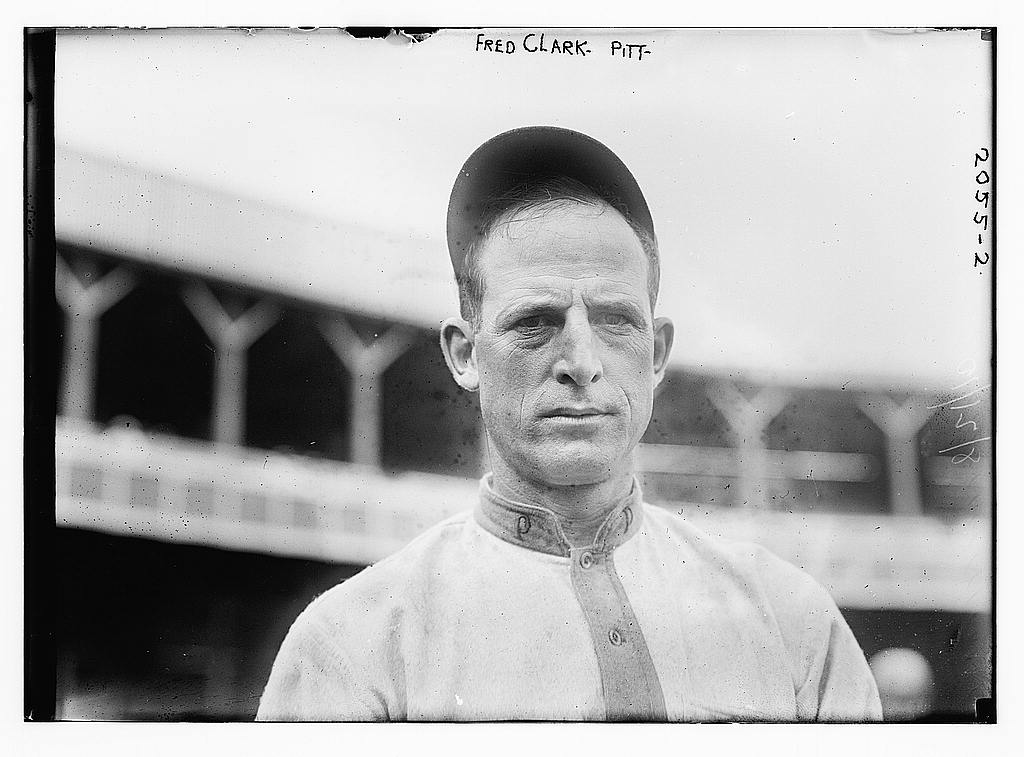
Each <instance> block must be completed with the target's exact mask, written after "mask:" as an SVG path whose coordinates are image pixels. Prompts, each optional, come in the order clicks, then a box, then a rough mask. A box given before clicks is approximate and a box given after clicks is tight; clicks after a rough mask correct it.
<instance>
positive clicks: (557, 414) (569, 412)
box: [543, 405, 608, 418]
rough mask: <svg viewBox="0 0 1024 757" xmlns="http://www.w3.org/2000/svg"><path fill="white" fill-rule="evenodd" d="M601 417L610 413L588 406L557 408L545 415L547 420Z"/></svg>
mask: <svg viewBox="0 0 1024 757" xmlns="http://www.w3.org/2000/svg"><path fill="white" fill-rule="evenodd" d="M599 415H608V411H606V410H603V409H602V408H599V407H591V406H589V405H587V406H566V407H556V408H554V409H553V410H549V411H547V412H545V413H543V416H544V417H545V418H591V417H596V416H599Z"/></svg>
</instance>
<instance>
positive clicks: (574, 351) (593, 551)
mask: <svg viewBox="0 0 1024 757" xmlns="http://www.w3.org/2000/svg"><path fill="white" fill-rule="evenodd" d="M448 245H449V252H450V254H451V259H452V263H453V266H454V269H455V276H456V279H457V281H458V284H459V294H460V300H461V315H462V317H461V318H458V319H449V320H448V321H446V322H445V323H444V325H443V327H442V333H441V342H442V345H441V346H442V350H443V352H444V356H445V360H446V362H447V364H448V367H449V368H450V370H451V372H452V375H453V376H454V378H455V380H456V381H457V382H458V384H459V385H460V386H461V387H462V388H463V389H466V390H467V391H471V392H479V393H480V407H481V412H482V414H483V423H484V427H485V429H486V433H487V440H488V445H489V455H490V463H491V466H492V473H491V474H490V475H488V476H486V477H485V478H484V479H483V480H482V481H481V484H480V501H479V504H478V506H477V507H476V509H475V510H474V511H473V512H470V513H466V514H463V515H460V516H457V517H455V518H452V519H449V520H448V521H446V522H444V523H442V524H440V525H438V526H436V527H434V528H432V529H430V530H429V531H427V532H426V533H424V534H423V535H422V536H420V537H419V538H417V539H416V540H415V541H413V542H412V543H411V544H409V545H408V546H407V547H405V548H404V549H402V550H401V551H399V552H398V553H397V554H395V555H392V556H391V557H389V558H387V559H385V560H383V561H381V562H379V563H377V564H376V565H374V566H373V567H370V568H368V569H366V570H365V571H363V572H362V573H360V574H359V575H358V576H356V577H354V578H352V579H350V580H349V581H347V582H345V583H344V584H342V585H340V586H337V587H335V588H334V589H332V590H330V591H328V592H327V593H326V594H324V595H323V596H321V597H320V598H318V599H317V600H315V601H314V602H313V603H312V604H311V605H310V606H309V608H307V609H306V610H305V612H303V614H302V615H301V616H300V617H299V619H298V620H297V621H296V622H295V624H294V626H293V627H292V629H291V630H290V631H289V633H288V636H287V638H286V640H285V642H284V644H283V645H282V647H281V651H280V653H279V655H278V658H277V660H276V662H275V664H274V668H273V671H272V673H271V676H270V681H269V683H268V685H267V689H266V691H265V693H264V695H263V699H262V701H261V705H260V711H259V717H260V718H261V719H301V720H315V719H329V720H407V719H408V720H491V719H493V720H512V719H530V720H563V719H564V720H605V719H609V720H689V721H694V720H696V721H701V720H771V721H789V720H871V719H878V718H879V717H880V705H879V701H878V693H877V690H876V688H875V684H874V681H873V679H872V677H871V673H870V671H869V669H868V666H867V663H866V661H865V660H864V656H863V654H862V653H861V650H860V648H859V647H858V645H857V642H856V641H855V639H854V637H853V635H852V633H851V632H850V630H849V628H848V627H847V625H846V623H845V622H844V621H843V619H842V617H841V615H840V614H839V611H838V610H837V608H836V606H835V604H834V603H833V602H832V600H831V598H830V597H829V596H828V594H827V593H826V592H825V590H824V589H822V588H821V587H820V586H819V585H818V584H816V583H815V582H814V581H813V580H812V579H810V578H809V577H808V576H806V575H805V574H803V573H801V572H800V571H798V570H797V569H796V568H794V567H792V566H790V565H788V564H786V563H784V562H782V561H781V560H779V559H778V558H776V557H774V556H772V555H771V554H769V553H767V552H765V551H764V550H762V549H760V548H758V547H754V546H750V545H741V544H729V543H723V542H720V541H717V540H715V539H712V538H710V537H709V536H707V535H705V534H703V533H702V532H701V531H699V530H698V529H697V528H695V527H694V526H692V525H690V524H689V523H687V522H686V521H685V520H683V519H682V518H679V517H678V516H676V515H675V514H672V513H670V512H667V511H665V510H662V509H658V508H653V507H650V506H648V505H645V504H644V503H643V501H642V497H641V492H640V489H639V487H638V485H637V483H636V481H635V479H634V477H633V462H632V456H633V450H634V448H635V447H636V445H637V443H638V442H639V441H640V438H641V436H642V435H643V433H644V430H645V429H646V427H647V424H648V422H649V420H650V417H651V411H652V407H653V402H654V390H655V387H656V386H657V385H658V383H659V382H660V381H661V380H662V378H663V377H664V374H665V368H666V365H667V360H668V355H669V351H670V350H671V348H672V341H673V326H672V323H671V322H670V321H669V320H668V319H666V318H656V317H655V316H654V307H655V302H656V299H657V292H658V280H659V258H658V248H657V242H656V237H655V234H654V224H653V220H652V219H651V214H650V211H649V210H648V206H647V203H646V201H645V200H644V196H643V194H642V192H641V191H640V188H639V186H638V185H637V183H636V181H635V179H634V178H633V176H632V174H631V173H630V172H629V170H628V169H627V168H626V166H625V165H624V164H623V163H622V162H621V161H620V160H619V159H618V158H617V157H616V156H615V155H614V154H613V153H612V152H611V151H610V150H609V149H608V148H606V147H605V146H604V145H602V144H601V143H599V142H597V141H595V140H593V139H591V138H589V137H587V136H584V135H582V134H579V133H576V132H572V131H568V130H565V129H556V128H550V127H532V128H526V129H517V130H514V131H511V132H506V133H505V134H502V135H499V136H498V137H495V138H494V139H492V140H490V141H488V142H487V143H485V144H484V145H483V146H482V147H480V148H479V149H478V150H477V151H476V152H475V153H474V154H473V155H472V156H471V157H470V158H469V160H468V161H467V163H466V165H465V166H464V167H463V169H462V172H461V173H460V174H459V176H458V178H457V180H456V182H455V187H454V189H453V192H452V197H451V202H450V205H449V212H448ZM424 495H425V496H429V493H426V492H425V493H424Z"/></svg>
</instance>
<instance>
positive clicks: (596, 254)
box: [474, 202, 671, 486]
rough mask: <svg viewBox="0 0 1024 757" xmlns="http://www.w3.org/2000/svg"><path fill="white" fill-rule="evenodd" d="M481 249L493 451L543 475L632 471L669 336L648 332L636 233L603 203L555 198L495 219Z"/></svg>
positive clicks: (573, 480)
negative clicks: (499, 222) (553, 201)
mask: <svg viewBox="0 0 1024 757" xmlns="http://www.w3.org/2000/svg"><path fill="white" fill-rule="evenodd" d="M479 255H480V260H479V266H480V272H481V274H482V277H483V281H484V298H483V302H482V307H481V322H480V327H479V330H478V331H477V333H476V335H475V340H474V354H475V359H476V367H477V370H478V375H479V389H480V405H481V409H482V412H483V417H484V425H485V426H486V428H487V432H488V436H489V438H490V440H491V445H492V446H491V452H492V455H493V454H497V455H499V456H500V457H501V459H502V461H503V462H504V463H505V464H506V465H508V466H509V467H511V468H512V469H513V470H514V471H515V472H516V473H517V474H518V475H520V476H522V477H523V478H525V479H527V480H530V481H534V482H536V483H541V484H546V485H548V486H564V485H569V484H577V485H579V484H593V483H599V482H601V481H604V480H606V479H608V478H610V477H612V476H614V475H616V474H622V473H623V472H627V471H629V470H631V467H632V459H631V453H632V450H633V448H634V447H635V446H636V444H637V442H639V441H640V437H641V436H642V435H643V433H644V431H645V429H646V428H647V424H648V422H649V421H650V418H651V409H652V406H653V401H654V387H655V384H656V383H657V380H658V379H660V376H661V365H662V364H663V363H664V358H665V356H666V354H667V351H668V346H669V344H670V338H671V337H670V335H669V338H668V341H669V344H666V340H665V339H664V338H662V339H660V340H656V339H655V326H654V321H653V314H652V312H651V303H650V296H649V293H648V260H647V256H646V255H645V253H644V251H643V248H642V246H641V244H640V240H639V239H638V238H637V236H636V234H635V233H634V232H633V230H632V229H631V228H630V227H629V225H628V224H627V223H626V221H625V219H624V218H623V217H622V216H621V215H620V214H619V213H618V212H617V211H615V210H613V209H612V208H611V207H609V206H606V205H605V206H592V205H584V204H580V203H576V202H559V203H557V204H552V205H548V206H545V207H543V208H540V209H533V210H530V211H527V212H525V213H522V214H520V215H519V216H517V217H515V220H512V221H511V222H510V223H508V224H507V225H499V226H498V227H497V228H496V229H495V230H494V232H493V233H492V234H491V236H490V237H489V239H488V240H487V241H486V242H485V244H484V245H483V246H482V248H481V250H480V251H479ZM670 329H671V326H669V327H668V330H669V331H670ZM656 342H657V344H656ZM656 353H661V354H656Z"/></svg>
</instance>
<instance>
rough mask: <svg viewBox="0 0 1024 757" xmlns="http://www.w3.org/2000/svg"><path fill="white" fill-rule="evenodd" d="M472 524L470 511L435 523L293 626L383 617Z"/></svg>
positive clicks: (316, 605)
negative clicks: (353, 618)
mask: <svg viewBox="0 0 1024 757" xmlns="http://www.w3.org/2000/svg"><path fill="white" fill-rule="evenodd" d="M471 521H472V511H471V510H467V511H465V512H461V513H458V514H456V515H453V516H451V517H450V518H447V519H445V520H443V521H441V522H440V523H437V524H435V525H433V526H431V527H430V528H428V529H427V530H426V531H424V532H423V533H421V534H420V535H419V536H417V537H416V538H415V539H413V540H412V541H411V542H409V543H408V544H406V545H405V546H404V547H402V548H401V549H399V550H398V551H396V552H394V553H392V554H391V555H388V556H387V557H385V558H384V559H382V560H380V561H379V562H376V563H374V564H372V565H369V566H367V567H366V568H365V569H363V570H362V571H360V572H359V573H357V574H356V575H354V576H352V577H351V578H348V579H346V580H345V581H342V582H341V583H339V584H336V585H335V586H333V587H332V588H330V589H328V590H327V591H325V592H324V593H323V594H321V595H320V596H318V597H317V598H316V599H314V600H313V601H312V602H310V604H309V605H308V606H307V607H306V609H305V610H304V611H303V612H302V614H301V615H300V616H299V618H298V619H297V620H296V625H300V624H301V625H312V626H323V625H325V624H326V625H327V626H335V625H337V624H338V623H339V622H341V620H342V619H344V618H346V617H348V618H351V617H362V618H363V619H366V618H369V617H372V616H384V615H386V614H387V613H388V612H390V611H392V610H393V609H394V606H395V605H396V604H397V603H398V602H400V601H401V600H402V599H403V598H404V597H406V596H407V595H408V593H409V592H408V588H409V586H410V584H412V583H415V582H417V581H419V580H422V579H423V578H424V577H425V576H426V575H429V573H430V571H431V570H432V566H431V564H432V563H434V562H436V561H437V560H438V559H441V558H443V556H444V554H445V552H446V551H448V548H449V547H451V546H453V545H455V544H456V543H457V542H458V541H459V540H460V539H461V538H462V537H463V534H464V532H465V529H466V527H467V525H469V524H470V523H471Z"/></svg>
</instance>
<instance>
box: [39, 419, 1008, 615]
mask: <svg viewBox="0 0 1024 757" xmlns="http://www.w3.org/2000/svg"><path fill="white" fill-rule="evenodd" d="M663 453H665V451H664V450H661V451H660V452H659V451H658V450H653V451H652V450H650V449H649V448H648V449H646V450H642V451H641V458H644V457H645V456H646V457H647V459H648V461H650V460H651V459H653V458H654V457H657V455H658V454H663ZM691 453H692V455H694V456H696V457H700V456H701V455H704V456H705V458H706V459H705V463H707V465H706V466H705V468H706V469H709V470H715V471H717V466H718V463H714V462H713V461H714V460H715V459H716V457H717V456H721V455H723V454H724V453H723V452H722V451H715V450H710V451H708V450H703V451H700V452H698V451H696V450H694V449H690V450H689V452H686V451H685V450H684V452H683V453H682V454H683V455H684V456H685V455H687V454H691ZM56 454H57V499H56V501H57V523H58V525H60V526H65V527H73V528H86V529H91V530H98V531H103V532H108V533H114V534H119V535H123V536H135V537H141V538H151V539H159V540H162V541H170V542H181V543H190V544H199V545H207V546H214V547H219V548H225V549H234V550H241V551H250V552H261V553H266V554H273V555H282V556H292V557H303V558H307V559H316V560H323V561H328V562H340V563H350V564H368V563H372V562H375V561H377V560H379V559H381V558H383V557H385V556H387V555H389V554H391V553H392V552H394V551H396V550H397V549H399V548H400V547H402V546H403V545H404V544H406V543H407V542H408V541H410V540H411V539H413V538H414V537H415V536H416V535H417V534H419V533H421V532H422V531H424V530H425V529H427V528H428V527H429V526H431V525H433V524H434V523H437V522H439V521H440V520H443V519H444V518H446V517H448V516H449V515H451V514H454V513H455V512H458V511H460V510H465V509H468V508H470V507H472V506H473V504H474V502H475V500H476V487H477V483H476V482H475V481H471V480H467V479H462V478H455V477H450V476H441V475H431V474H424V473H402V474H398V475H388V474H386V473H384V472H382V471H380V470H378V469H374V468H370V467H366V466H360V465H354V464H349V463H338V462H329V461H317V460H311V459H306V458H299V457H295V456H290V455H283V454H279V453H274V452H263V451H259V450H254V449H247V448H240V447H233V446H229V445H219V444H213V443H206V442H196V441H191V440H183V439H178V438H175V437H169V436H161V435H157V434H149V433H146V434H143V433H141V432H133V431H126V430H108V431H103V430H101V429H99V428H98V427H96V426H93V425H92V424H88V423H85V422H82V421H76V420H71V419H67V418H61V419H59V420H58V425H57V439H56ZM807 454H810V453H807ZM815 454H816V455H818V457H814V458H813V459H810V458H808V459H804V458H802V457H800V456H799V455H798V456H796V457H794V458H781V459H782V460H783V462H781V463H780V466H781V469H784V470H785V471H786V473H787V475H789V474H792V473H794V472H799V470H801V469H802V466H804V465H807V464H810V463H811V462H813V463H814V464H815V466H818V465H819V464H821V462H822V460H831V461H832V463H834V465H833V466H832V468H831V470H832V471H843V470H845V471H847V472H846V473H845V474H844V475H850V474H852V473H856V472H858V471H863V472H864V475H868V474H870V473H871V472H872V471H873V470H874V468H873V467H872V465H871V464H870V463H869V461H868V460H866V459H864V458H867V457H868V456H863V455H861V456H858V455H854V454H852V453H851V454H848V455H845V456H839V457H835V458H828V457H825V458H823V457H821V456H820V454H821V453H815ZM709 460H710V461H712V462H710V463H709V462H708V461H709ZM768 467H769V470H772V469H773V467H774V466H773V465H769V466H768ZM826 467H827V466H826ZM819 470H824V469H820V468H818V467H815V471H816V474H817V472H818V471H819ZM664 506H666V507H669V505H664ZM670 507H671V508H672V509H674V510H676V511H678V512H680V513H681V514H682V515H684V516H685V517H687V518H688V519H689V520H690V521H691V522H692V523H693V524H695V525H696V526H698V527H699V528H701V529H703V530H705V531H707V532H709V533H712V534H716V535H721V536H724V537H727V538H732V539H739V540H744V541H751V542H756V543H760V544H762V545H764V546H766V547H767V548H768V549H770V550H772V551H773V552H775V553H776V554H778V555H779V556H780V557H782V558H784V559H786V560H789V561H790V562H792V563H794V564H796V565H799V566H800V567H802V568H804V569H805V570H807V572H809V573H810V574H811V575H813V576H814V577H815V578H817V579H818V580H819V581H821V582H822V583H823V584H824V585H825V586H826V588H828V589H829V590H830V591H831V593H832V595H833V597H834V598H835V599H836V601H837V602H838V603H839V604H840V605H842V606H844V607H851V608H900V609H941V610H954V611H963V612H985V611H987V610H988V608H989V599H990V597H989V587H990V585H991V583H990V577H991V565H990V554H989V552H990V547H989V544H990V521H989V520H988V519H987V518H985V517H972V518H970V519H967V518H962V519H960V520H957V521H955V522H944V521H941V520H938V519H935V518H926V517H910V516H899V515H853V514H840V513H821V512H813V513H810V512H808V513H796V514H792V513H788V512H780V511H771V510H739V509H735V508H712V507H704V506H697V505H681V504H680V505H671V506H670Z"/></svg>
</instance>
